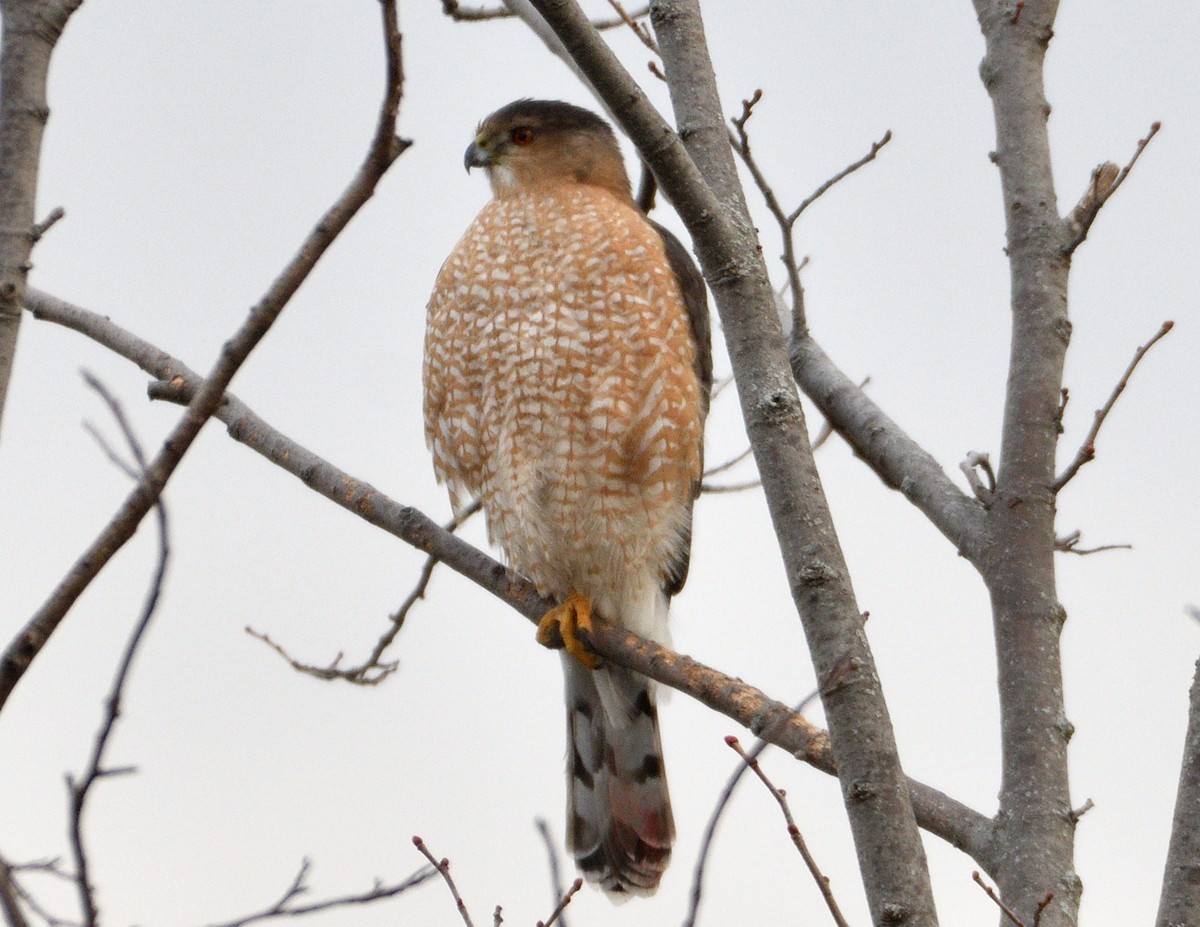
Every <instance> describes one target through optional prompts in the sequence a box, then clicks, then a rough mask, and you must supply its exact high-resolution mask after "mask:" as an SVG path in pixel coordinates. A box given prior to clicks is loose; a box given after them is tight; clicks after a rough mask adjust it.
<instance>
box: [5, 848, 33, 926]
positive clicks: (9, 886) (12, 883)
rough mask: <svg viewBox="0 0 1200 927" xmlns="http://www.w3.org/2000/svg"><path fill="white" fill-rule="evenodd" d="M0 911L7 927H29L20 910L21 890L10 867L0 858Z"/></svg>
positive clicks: (23, 913)
mask: <svg viewBox="0 0 1200 927" xmlns="http://www.w3.org/2000/svg"><path fill="white" fill-rule="evenodd" d="M0 911H3V912H4V920H5V922H6V923H7V924H8V927H29V921H27V920H26V919H25V912H24V911H23V910H21V890H20V887H19V886H18V885H17V880H16V879H15V878H14V877H13V870H12V867H11V866H9V864H8V862H7V861H6V860H5V859H4V858H3V857H0Z"/></svg>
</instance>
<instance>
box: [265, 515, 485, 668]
mask: <svg viewBox="0 0 1200 927" xmlns="http://www.w3.org/2000/svg"><path fill="white" fill-rule="evenodd" d="M481 507H482V506H481V505H480V503H479V502H478V501H475V502H472V503H471V504H470V505H469V506H467V508H466V509H464V510H463V511H462V512H461V513H460V514H459V515H457V516H456V517H454V518H452V519H450V521H448V522H447V523H446V524H445V525H443V526H442V527H443V528H444V529H445V530H446V531H448V532H450V533H453V532H455V531H456V530H458V528H459V527H460V526H461V525H462V524H463V522H465V521H466V520H467V519H468V518H470V517H471V516H472V515H474V514H475V513H476V512H478V511H479V510H480V508H481ZM440 562H441V561H440V560H439V559H438V558H437V557H436V556H430V557H427V558H426V560H425V564H424V565H423V566H422V567H421V572H420V574H419V575H418V577H417V583H416V585H415V586H414V587H413V590H412V592H410V593H409V594H408V596H407V597H406V598H405V600H404V601H403V602H402V603H400V607H399V608H398V609H397V610H396V611H395V612H393V613H392V614H391V615H390V616H389V618H388V621H389V626H388V630H387V631H386V632H384V633H383V634H382V635H381V636H380V638H379V640H377V641H376V642H375V646H374V647H373V648H372V649H371V653H370V655H369V656H368V657H367V658H366V660H364V661H363V662H362V663H360V664H358V665H357V666H351V667H345V668H343V667H342V666H340V663H341V661H342V654H341V653H339V654H338V655H337V656H336V657H335V658H334V659H333V662H332V663H330V664H329V665H328V666H317V665H315V664H312V663H304V662H302V661H300V660H298V659H296V658H295V657H293V656H292V655H291V654H290V653H288V651H287V650H286V649H284V647H283V645H281V644H278V643H276V642H275V641H274V640H272V639H271V637H270V636H269V635H268V634H265V633H263V632H262V631H256V630H255V629H254V628H251V627H249V626H247V627H246V628H245V629H244V630H245V632H246V633H247V634H249V635H250V636H251V637H253V638H255V639H257V640H260V641H262V642H263V643H264V644H266V645H267V646H268V647H270V648H271V649H272V650H274V651H275V652H276V653H277V654H279V656H280V657H282V658H283V659H284V660H286V661H287V663H288V665H290V666H291V668H292V669H294V670H296V671H297V672H299V673H304V674H305V675H306V676H312V677H313V678H315V679H324V680H332V679H340V680H342V681H344V682H349V683H351V684H352V685H356V686H377V685H379V683H381V682H383V681H384V680H385V679H387V678H388V677H389V676H391V675H392V674H393V673H394V672H396V670H397V669H399V667H400V661H399V660H387V661H385V660H384V659H383V654H384V651H385V650H387V648H388V647H390V646H391V645H392V643H393V642H394V641H395V640H396V636H397V635H398V634H399V633H400V629H401V628H403V627H404V622H405V620H406V619H407V618H408V613H409V612H410V611H411V610H412V608H413V606H414V605H416V604H417V602H419V601H421V600H422V599H424V598H425V592H426V590H427V589H428V588H429V581H430V579H432V578H433V570H434V567H436V566H437V565H438V564H439V563H440Z"/></svg>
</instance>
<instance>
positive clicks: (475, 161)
mask: <svg viewBox="0 0 1200 927" xmlns="http://www.w3.org/2000/svg"><path fill="white" fill-rule="evenodd" d="M491 166H492V153H491V152H490V151H488V150H487V149H486V148H484V147H483V146H482V145H480V144H479V140H478V139H476V140H475V141H473V142H471V144H470V145H468V146H467V150H466V152H465V153H464V154H463V167H465V168H466V169H467V173H468V174H469V173H471V168H473V167H484V168H486V167H491Z"/></svg>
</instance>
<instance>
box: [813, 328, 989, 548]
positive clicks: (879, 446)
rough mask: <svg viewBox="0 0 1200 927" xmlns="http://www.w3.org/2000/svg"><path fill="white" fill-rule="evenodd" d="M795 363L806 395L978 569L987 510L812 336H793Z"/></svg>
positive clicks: (886, 480)
mask: <svg viewBox="0 0 1200 927" xmlns="http://www.w3.org/2000/svg"><path fill="white" fill-rule="evenodd" d="M791 362H792V374H793V375H794V376H795V378H796V382H797V383H799V384H800V388H801V389H802V390H804V395H806V396H807V397H808V398H809V399H811V400H812V401H813V403H814V404H815V405H816V407H817V408H818V409H819V410H820V411H821V414H822V415H824V416H825V417H826V419H828V420H829V422H830V424H831V425H833V428H834V430H835V431H836V432H837V433H838V434H839V435H841V436H842V438H844V439H845V441H846V443H847V444H849V445H850V446H851V447H852V448H853V449H854V452H855V453H856V454H857V455H858V456H859V457H860V458H861V459H862V460H863V461H864V462H865V463H866V464H867V466H869V467H870V468H871V469H872V470H874V471H875V475H876V476H878V477H879V478H880V479H881V480H882V481H883V483H884V485H885V486H887V487H888V488H889V489H894V490H896V491H897V492H899V493H902V494H903V495H904V497H905V498H906V499H908V501H909V502H911V503H912V504H913V505H915V506H916V507H917V508H918V509H919V510H920V511H921V512H922V513H923V514H924V515H925V517H926V518H928V519H929V520H930V521H931V522H932V523H933V525H934V527H935V528H937V529H938V530H939V531H940V532H941V533H942V534H943V535H945V536H946V538H947V539H948V540H949V541H950V543H952V544H953V545H954V547H955V549H956V550H958V552H959V553H960V554H961V555H962V556H964V557H966V558H967V559H968V560H970V561H971V562H972V563H973V564H975V565H976V567H978V566H979V564H980V562H981V558H982V557H983V556H984V552H985V549H986V546H987V541H988V538H987V521H986V513H985V512H984V510H983V508H982V507H981V506H980V505H979V504H978V503H977V502H976V501H975V500H974V499H973V498H971V497H970V496H968V495H967V494H966V493H964V492H963V491H962V490H961V489H959V488H958V486H956V485H955V484H954V482H953V481H951V479H950V478H949V477H948V476H946V472H945V471H944V470H943V469H942V466H941V464H939V463H938V462H937V460H936V459H935V458H934V457H933V455H932V454H930V453H929V452H928V451H926V450H925V449H924V448H923V447H921V446H920V445H919V444H917V442H916V441H914V440H913V439H912V438H911V437H909V435H908V434H907V432H905V431H904V429H902V428H901V427H900V426H899V425H897V424H896V422H895V421H893V420H892V419H891V418H890V417H889V416H888V415H887V413H885V412H884V411H883V410H882V409H881V408H880V407H879V405H878V404H877V403H876V402H875V401H874V400H873V399H871V397H870V396H868V395H867V393H866V392H865V391H864V390H862V389H861V388H860V387H859V386H858V385H857V384H855V382H854V381H853V380H851V379H850V378H849V377H848V376H846V375H845V374H844V373H843V372H842V371H841V369H840V368H839V367H838V366H837V365H836V364H835V363H834V362H833V361H832V360H830V358H829V355H827V354H826V353H825V352H824V351H823V350H822V349H821V346H820V345H819V344H817V342H816V341H815V340H814V339H813V338H812V336H811V335H799V336H798V337H794V338H793V340H792V346H791Z"/></svg>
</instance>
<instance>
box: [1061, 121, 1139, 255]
mask: <svg viewBox="0 0 1200 927" xmlns="http://www.w3.org/2000/svg"><path fill="white" fill-rule="evenodd" d="M1161 128H1162V123H1161V122H1155V123H1153V124H1152V125H1151V126H1150V131H1149V133H1147V135H1146V137H1145V138H1142V139H1138V143H1137V148H1136V149H1134V152H1133V157H1132V158H1130V159H1129V163H1128V164H1126V165H1125V166H1124V167H1123V168H1121V170H1120V172H1118V171H1117V166H1116V165H1115V164H1113V163H1112V162H1111V161H1109V162H1105V163H1104V164H1101V165H1100V166H1099V167H1098V168H1096V169H1095V170H1094V171H1092V180H1091V183H1090V184H1089V185H1088V190H1087V192H1086V193H1084V195H1083V197H1082V199H1080V201H1079V203H1078V204H1076V206H1075V208H1074V209H1073V210H1071V215H1070V216H1068V217H1067V219H1066V220H1065V221H1066V225H1067V230H1068V231H1069V232H1072V233H1073V235H1072V237H1071V240H1070V241H1069V242H1068V243H1067V244H1066V245H1065V246H1064V247H1063V254H1064V255H1065V256H1067V257H1069V256H1070V255H1072V254H1073V253H1074V252H1075V249H1076V248H1078V247H1079V246H1080V245H1081V244H1083V243H1084V241H1085V240H1086V239H1087V236H1088V230H1089V229H1090V228H1091V227H1092V223H1093V222H1095V221H1096V216H1097V215H1099V213H1100V210H1101V209H1102V208H1103V206H1104V204H1105V203H1107V202H1108V200H1109V197H1111V196H1112V195H1113V194H1114V193H1116V192H1117V189H1118V188H1119V187H1120V186H1121V184H1123V183H1124V182H1125V178H1126V177H1128V176H1129V172H1130V171H1132V170H1133V166H1134V165H1135V164H1137V160H1138V158H1140V157H1141V156H1142V152H1143V151H1145V150H1146V146H1147V145H1149V144H1150V139H1152V138H1154V136H1156V135H1157V134H1158V130H1159V129H1161Z"/></svg>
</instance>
